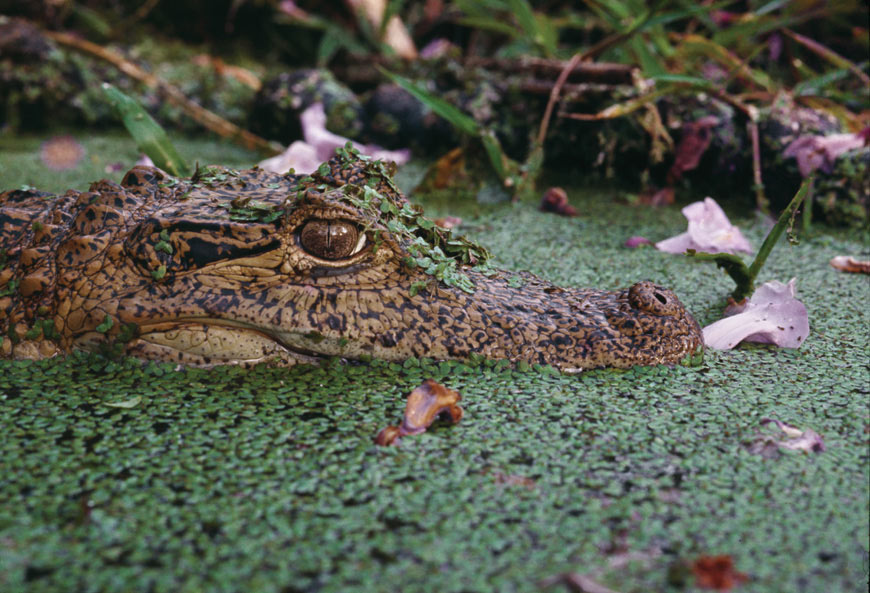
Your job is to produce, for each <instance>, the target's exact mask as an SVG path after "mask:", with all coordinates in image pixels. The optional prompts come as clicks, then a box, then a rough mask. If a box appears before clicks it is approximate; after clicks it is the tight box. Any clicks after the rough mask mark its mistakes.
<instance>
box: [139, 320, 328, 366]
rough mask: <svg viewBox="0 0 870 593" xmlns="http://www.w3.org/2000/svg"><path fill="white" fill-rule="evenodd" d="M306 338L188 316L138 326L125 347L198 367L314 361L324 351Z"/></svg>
mask: <svg viewBox="0 0 870 593" xmlns="http://www.w3.org/2000/svg"><path fill="white" fill-rule="evenodd" d="M305 339H306V337H305V336H301V335H300V334H291V333H290V332H274V331H271V330H268V329H265V328H260V327H257V326H253V325H250V324H246V323H243V322H237V321H232V320H225V319H214V318H188V319H178V320H173V321H171V322H162V323H155V324H150V325H142V326H140V328H139V336H138V337H137V338H136V339H135V340H133V341H131V342H130V343H128V344H127V348H126V351H127V354H130V355H133V356H139V357H142V358H149V359H155V360H175V361H177V362H179V363H181V364H184V365H188V366H199V367H211V366H217V365H222V364H238V365H242V366H253V365H256V364H259V363H262V362H272V363H277V364H279V365H282V366H292V365H294V364H298V363H307V364H316V363H317V362H319V361H320V360H321V359H322V358H323V356H325V355H322V354H318V353H316V352H313V351H311V350H308V349H306V348H304V347H302V345H303V344H304V340H305ZM308 339H311V338H308Z"/></svg>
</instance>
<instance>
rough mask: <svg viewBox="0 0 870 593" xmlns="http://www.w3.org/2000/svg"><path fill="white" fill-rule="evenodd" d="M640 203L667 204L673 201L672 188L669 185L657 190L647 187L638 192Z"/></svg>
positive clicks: (648, 204)
mask: <svg viewBox="0 0 870 593" xmlns="http://www.w3.org/2000/svg"><path fill="white" fill-rule="evenodd" d="M640 203H641V204H645V205H647V206H669V205H671V204H673V203H674V188H673V187H670V186H667V187H663V188H662V189H659V190H655V188H649V189H647V190H645V191H644V192H643V193H641V194H640Z"/></svg>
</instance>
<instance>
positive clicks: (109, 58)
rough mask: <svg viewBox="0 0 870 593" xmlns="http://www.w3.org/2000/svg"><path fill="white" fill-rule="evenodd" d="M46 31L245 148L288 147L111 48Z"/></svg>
mask: <svg viewBox="0 0 870 593" xmlns="http://www.w3.org/2000/svg"><path fill="white" fill-rule="evenodd" d="M44 33H45V35H46V36H47V37H49V38H51V39H53V40H54V41H56V42H58V43H60V44H61V45H65V46H67V47H71V48H73V49H75V50H78V51H81V52H84V53H87V54H90V55H92V56H94V57H97V58H99V59H101V60H103V61H105V62H108V63H110V64H112V65H113V66H115V67H116V68H117V69H118V70H120V71H121V72H123V73H124V74H126V75H127V76H129V77H130V78H132V79H134V80H138V81H139V82H141V83H142V84H144V85H145V86H147V87H149V88H153V89H156V90H157V91H158V92H160V93H161V94H162V95H164V96H165V97H166V99H167V100H168V101H169V102H170V103H173V104H174V105H177V106H178V107H180V108H181V109H182V110H183V111H184V112H185V113H186V114H187V115H189V116H190V117H191V118H192V119H193V120H194V121H196V122H197V123H199V124H200V125H202V126H204V127H205V128H206V129H208V130H211V131H212V132H214V133H216V134H218V135H219V136H222V137H224V138H230V139H231V140H233V141H235V142H238V143H240V144H241V145H242V146H244V147H245V148H248V149H251V150H258V151H260V152H262V153H264V154H267V155H270V156H271V155H275V154H279V153H281V152H283V150H284V147H282V146H281V145H280V144H279V143H277V142H272V141H270V140H266V139H265V138H261V137H260V136H257V135H256V134H252V133H251V132H249V131H247V130H243V129H242V128H240V127H239V126H237V125H236V124H234V123H232V122H230V121H227V120H226V119H224V118H222V117H221V116H219V115H217V114H216V113H214V112H212V111H209V110H208V109H205V108H204V107H201V106H200V105H197V104H196V103H194V102H193V101H191V100H190V99H188V98H187V97H186V96H185V95H184V93H182V92H181V91H180V90H179V89H177V88H176V87H174V86H172V85H171V84H169V83H167V82H165V81H163V80H161V79H160V78H158V77H157V76H154V75H153V74H151V73H150V72H146V71H145V70H143V69H142V68H140V67H139V66H137V65H136V64H134V63H133V62H130V61H129V60H127V59H125V58H123V57H122V56H119V55H118V54H116V53H115V52H113V51H111V50H108V49H106V48H104V47H102V46H100V45H97V44H96V43H91V42H90V41H87V40H85V39H79V38H78V37H75V36H73V35H70V34H69V33H62V32H59V31H44Z"/></svg>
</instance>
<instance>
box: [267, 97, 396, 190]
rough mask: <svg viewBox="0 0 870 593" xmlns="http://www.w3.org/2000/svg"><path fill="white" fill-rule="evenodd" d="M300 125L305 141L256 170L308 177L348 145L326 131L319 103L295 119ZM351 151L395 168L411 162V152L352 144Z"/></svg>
mask: <svg viewBox="0 0 870 593" xmlns="http://www.w3.org/2000/svg"><path fill="white" fill-rule="evenodd" d="M299 120H300V122H301V124H302V136H303V137H304V138H305V141H304V142H303V141H301V140H297V141H296V142H294V143H293V144H291V145H290V146H289V147H288V148H287V150H285V151H284V152H283V153H281V154H279V155H278V156H274V157H272V158H269V159H266V160H264V161H261V162H260V163H258V166H260V167H262V168H263V169H265V170H267V171H272V172H274V173H286V172H287V171H288V170H289V169H295V170H296V172H297V173H312V172H314V171H315V170H317V168H318V167H319V166H320V164H321V163H322V162H324V161H328V160H329V159H331V158H332V157H333V156H335V149H336V148H342V147H344V146H345V145H346V144H347V143H348V139H347V138H345V137H344V136H339V135H338V134H333V133H332V132H330V131H329V130H327V129H326V112H325V111H324V110H323V104H322V103H314V104H313V105H311V106H310V107H308V109H306V110H305V111H303V112H302V114H301V115H300V116H299ZM353 146H354V148H356V149H357V150H359V151H360V153H362V154H364V155H367V156H370V157H372V158H374V159H381V160H385V161H393V162H395V163H396V164H397V165H404V164H405V163H407V162H408V160H410V158H411V151H410V150H407V149H402V150H385V149H383V148H381V147H380V146H376V145H374V144H368V145H366V144H357V143H356V142H354V143H353Z"/></svg>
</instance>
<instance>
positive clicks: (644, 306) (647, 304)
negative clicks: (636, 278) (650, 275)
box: [628, 280, 684, 315]
mask: <svg viewBox="0 0 870 593" xmlns="http://www.w3.org/2000/svg"><path fill="white" fill-rule="evenodd" d="M628 302H629V304H631V306H632V307H634V308H635V309H639V310H641V311H644V312H646V313H651V314H652V315H680V314H681V313H682V312H683V311H684V310H683V306H682V305H681V304H680V301H679V300H677V297H676V296H675V295H674V293H672V292H671V291H670V290H668V289H666V288H662V287H661V286H659V285H657V284H654V283H652V282H650V281H649V280H644V281H643V282H638V283H637V284H635V285H634V286H632V287H631V288H629V289H628Z"/></svg>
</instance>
